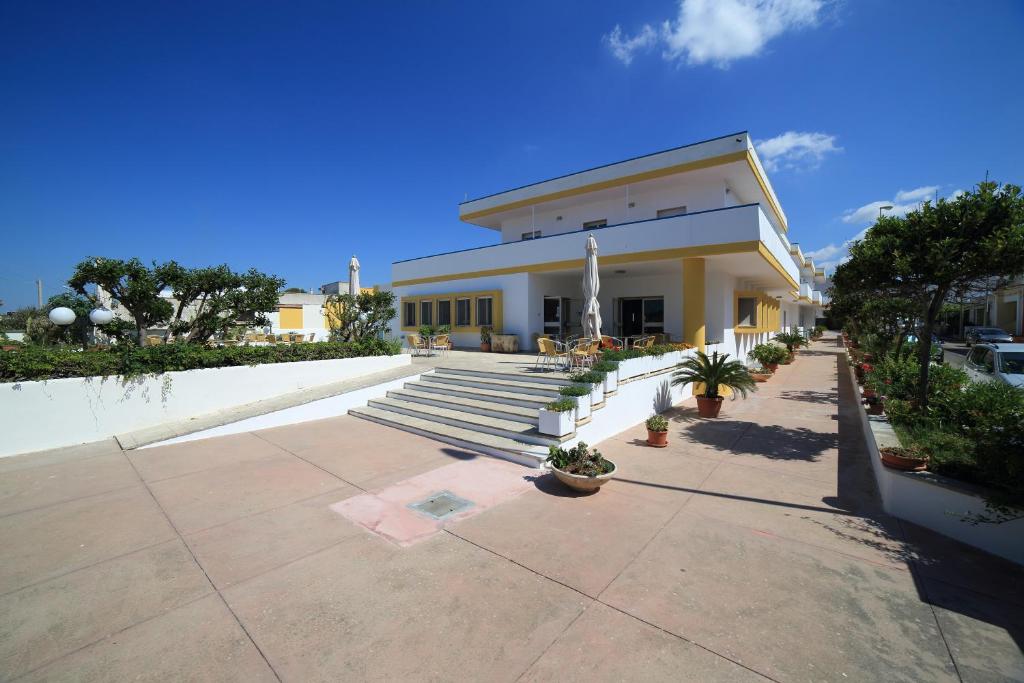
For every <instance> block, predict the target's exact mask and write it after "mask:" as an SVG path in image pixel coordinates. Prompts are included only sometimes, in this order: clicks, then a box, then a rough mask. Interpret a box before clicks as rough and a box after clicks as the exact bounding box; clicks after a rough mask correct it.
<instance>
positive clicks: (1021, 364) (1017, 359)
mask: <svg viewBox="0 0 1024 683" xmlns="http://www.w3.org/2000/svg"><path fill="white" fill-rule="evenodd" d="M999 369H1000V370H1001V371H1002V372H1005V373H1006V374H1007V375H1024V352H1019V351H1013V352H1009V353H1001V354H999Z"/></svg>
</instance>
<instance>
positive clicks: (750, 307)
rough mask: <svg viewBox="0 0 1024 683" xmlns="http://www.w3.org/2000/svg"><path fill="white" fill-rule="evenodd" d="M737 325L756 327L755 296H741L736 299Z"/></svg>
mask: <svg viewBox="0 0 1024 683" xmlns="http://www.w3.org/2000/svg"><path fill="white" fill-rule="evenodd" d="M736 302H737V303H736V308H737V312H736V315H737V319H736V325H737V326H738V327H757V303H758V302H757V297H754V296H741V297H739V298H738V299H737V300H736Z"/></svg>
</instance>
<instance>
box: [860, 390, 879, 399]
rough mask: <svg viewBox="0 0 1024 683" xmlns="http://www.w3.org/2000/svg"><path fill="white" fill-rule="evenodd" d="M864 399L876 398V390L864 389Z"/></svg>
mask: <svg viewBox="0 0 1024 683" xmlns="http://www.w3.org/2000/svg"><path fill="white" fill-rule="evenodd" d="M861 395H862V396H863V397H864V398H875V397H876V396H877V395H878V394H876V393H875V390H874V389H868V388H867V387H864V391H863V393H862V394H861Z"/></svg>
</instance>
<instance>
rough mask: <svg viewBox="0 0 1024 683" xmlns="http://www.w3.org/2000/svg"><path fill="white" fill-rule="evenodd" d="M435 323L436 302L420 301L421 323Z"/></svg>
mask: <svg viewBox="0 0 1024 683" xmlns="http://www.w3.org/2000/svg"><path fill="white" fill-rule="evenodd" d="M433 324H434V302H433V301H430V300H427V301H421V302H420V325H433Z"/></svg>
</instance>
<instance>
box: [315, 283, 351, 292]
mask: <svg viewBox="0 0 1024 683" xmlns="http://www.w3.org/2000/svg"><path fill="white" fill-rule="evenodd" d="M320 293H321V294H348V282H328V283H327V284H326V285H320Z"/></svg>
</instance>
